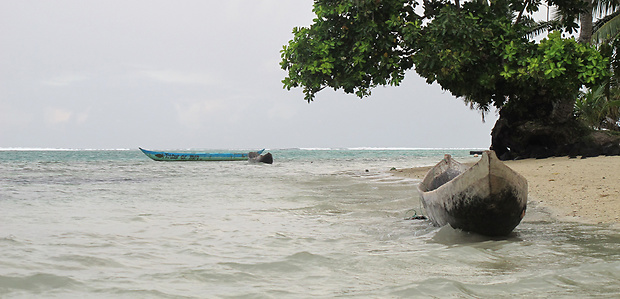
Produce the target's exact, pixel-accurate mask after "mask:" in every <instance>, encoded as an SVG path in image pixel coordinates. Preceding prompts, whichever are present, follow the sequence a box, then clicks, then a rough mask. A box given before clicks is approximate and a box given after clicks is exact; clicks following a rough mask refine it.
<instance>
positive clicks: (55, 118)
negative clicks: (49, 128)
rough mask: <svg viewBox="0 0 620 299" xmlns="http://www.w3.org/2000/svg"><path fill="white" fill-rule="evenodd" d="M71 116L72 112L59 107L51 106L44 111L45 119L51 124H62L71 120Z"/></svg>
mask: <svg viewBox="0 0 620 299" xmlns="http://www.w3.org/2000/svg"><path fill="white" fill-rule="evenodd" d="M71 116H73V112H72V111H69V110H65V109H60V108H51V109H49V110H48V111H47V112H46V113H45V120H46V121H47V122H48V123H50V124H52V125H57V124H62V123H67V122H69V121H70V120H71Z"/></svg>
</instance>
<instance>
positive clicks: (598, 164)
mask: <svg viewBox="0 0 620 299" xmlns="http://www.w3.org/2000/svg"><path fill="white" fill-rule="evenodd" d="M505 163H506V165H508V166H509V167H510V168H512V169H513V170H515V171H517V172H518V173H520V174H521V175H523V176H524V177H525V178H526V179H527V181H528V189H529V199H528V200H529V202H536V204H537V206H540V207H543V208H546V209H547V210H548V211H549V212H550V213H551V214H552V215H553V216H554V217H556V218H557V219H559V220H568V221H578V222H584V223H595V224H598V223H608V224H613V225H614V226H617V225H618V223H619V222H620V213H619V212H620V157H618V156H613V157H607V156H600V157H591V158H586V159H581V158H572V159H571V158H568V157H552V158H547V159H524V160H516V161H506V162H505ZM429 169H430V167H414V168H408V169H400V170H395V171H394V173H395V174H396V175H399V176H405V177H409V178H414V179H422V178H423V177H424V175H425V174H426V172H427V171H428V170H429Z"/></svg>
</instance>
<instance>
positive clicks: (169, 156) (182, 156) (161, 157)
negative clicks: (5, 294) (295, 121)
mask: <svg viewBox="0 0 620 299" xmlns="http://www.w3.org/2000/svg"><path fill="white" fill-rule="evenodd" d="M139 149H140V150H141V151H142V152H143V153H144V154H145V155H146V156H147V157H149V158H151V159H153V160H155V161H247V160H248V159H249V153H171V152H157V151H150V150H145V149H143V148H141V147H140V148H139ZM263 151H264V149H263V150H260V151H257V152H255V153H257V154H258V155H260V154H262V152H263Z"/></svg>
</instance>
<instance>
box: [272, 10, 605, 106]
mask: <svg viewBox="0 0 620 299" xmlns="http://www.w3.org/2000/svg"><path fill="white" fill-rule="evenodd" d="M546 4H548V5H552V6H556V7H558V8H561V9H560V15H561V18H560V19H559V21H557V22H554V23H553V27H554V28H556V29H558V31H556V32H555V33H553V34H551V35H549V37H548V38H547V39H544V40H542V41H541V42H539V43H537V42H535V41H532V40H529V39H528V38H527V36H528V33H529V32H530V29H531V24H532V22H531V20H532V18H531V14H532V13H534V12H536V11H537V10H538V7H539V6H541V5H542V2H541V1H539V0H525V1H523V0H495V1H490V2H487V1H484V0H475V1H471V2H465V3H464V4H462V5H461V4H458V2H457V4H452V3H449V2H446V1H443V0H426V1H424V4H423V7H418V5H419V4H418V3H417V2H416V1H408V0H316V1H315V4H314V12H315V13H316V15H317V17H316V18H315V19H314V23H313V24H312V25H311V26H310V27H308V28H295V29H294V30H293V34H294V37H293V39H292V40H291V41H290V42H289V43H288V45H286V46H284V48H283V50H282V51H281V54H282V62H281V66H282V68H283V69H284V70H286V71H288V76H287V77H286V78H285V79H284V80H283V84H284V87H285V88H287V89H289V90H290V89H291V88H295V87H302V88H303V90H304V94H305V99H306V100H307V101H308V102H310V101H312V100H313V99H314V97H315V95H316V93H317V92H319V91H320V90H322V89H323V88H325V87H330V88H333V89H334V90H337V89H343V90H344V91H345V92H346V93H355V94H357V95H358V96H360V97H364V96H368V95H370V92H371V89H372V88H374V87H376V86H379V85H399V84H400V83H401V81H402V80H403V79H404V74H405V72H406V71H407V70H409V69H411V68H414V67H415V70H416V72H417V73H418V74H420V75H421V76H422V77H424V78H425V79H426V81H427V82H428V83H433V82H437V83H439V84H440V85H441V87H442V88H444V89H446V90H448V91H450V92H451V93H452V94H453V95H455V96H457V97H462V98H464V99H465V100H466V102H468V103H471V104H472V105H473V106H474V107H476V108H478V109H480V110H483V111H485V110H488V109H489V108H490V107H492V106H495V107H497V108H505V107H506V105H507V103H508V102H512V106H514V107H513V109H516V108H519V107H526V109H525V111H524V112H523V113H529V112H531V111H532V110H535V109H536V105H538V104H540V103H547V104H548V103H550V101H551V100H552V98H554V97H566V98H570V97H571V96H572V100H573V101H574V96H576V95H577V93H578V91H579V89H580V88H581V87H582V86H584V85H585V86H593V85H595V84H596V83H597V82H598V81H600V80H601V79H604V78H605V77H606V76H607V75H608V65H607V63H608V62H607V60H606V59H604V58H603V57H602V56H601V55H600V53H599V52H598V51H597V50H596V49H595V48H593V47H591V46H588V45H581V44H578V43H577V42H575V41H574V40H573V39H572V38H563V37H562V34H561V32H560V30H562V31H566V32H571V31H573V30H575V28H576V27H577V24H575V22H574V20H576V15H577V14H578V13H579V12H580V9H582V8H583V1H581V0H552V1H547V2H546ZM416 8H417V9H416ZM422 8H423V11H424V13H423V14H418V13H416V11H420V10H422ZM549 105H550V104H549ZM542 116H543V115H540V117H542Z"/></svg>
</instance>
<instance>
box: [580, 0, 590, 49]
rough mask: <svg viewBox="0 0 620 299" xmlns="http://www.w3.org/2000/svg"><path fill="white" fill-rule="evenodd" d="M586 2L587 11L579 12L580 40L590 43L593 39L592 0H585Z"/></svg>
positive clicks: (583, 42)
mask: <svg viewBox="0 0 620 299" xmlns="http://www.w3.org/2000/svg"><path fill="white" fill-rule="evenodd" d="M584 2H585V3H586V5H587V6H586V11H585V12H583V13H581V14H579V23H580V28H581V30H580V31H579V42H580V43H582V44H589V43H591V41H592V0H584Z"/></svg>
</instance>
